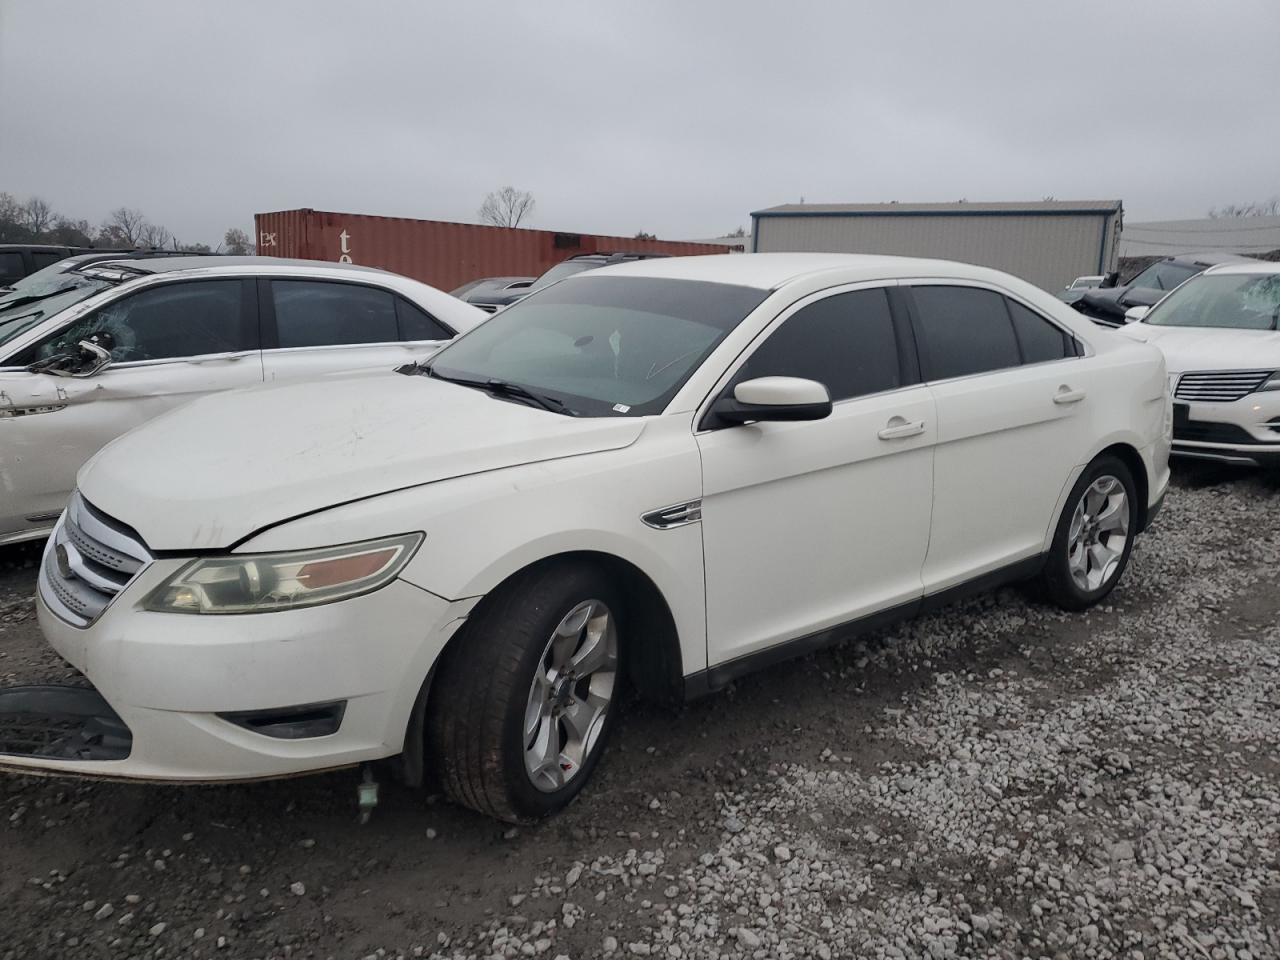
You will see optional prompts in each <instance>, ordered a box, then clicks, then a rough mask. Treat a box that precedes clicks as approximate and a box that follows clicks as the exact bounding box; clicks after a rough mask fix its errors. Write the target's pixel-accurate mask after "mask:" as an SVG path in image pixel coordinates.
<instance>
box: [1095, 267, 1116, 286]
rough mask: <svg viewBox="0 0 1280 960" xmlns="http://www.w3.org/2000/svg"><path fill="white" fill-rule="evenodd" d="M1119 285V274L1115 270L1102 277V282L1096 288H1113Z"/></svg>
mask: <svg viewBox="0 0 1280 960" xmlns="http://www.w3.org/2000/svg"><path fill="white" fill-rule="evenodd" d="M1119 283H1120V274H1119V272H1117V271H1115V270H1112V271H1111V272H1110V273H1108V274H1107V275H1106V276H1105V277H1103V278H1102V282H1101V283H1100V284H1098V286H1100V287H1114V286H1116V285H1118V284H1119Z"/></svg>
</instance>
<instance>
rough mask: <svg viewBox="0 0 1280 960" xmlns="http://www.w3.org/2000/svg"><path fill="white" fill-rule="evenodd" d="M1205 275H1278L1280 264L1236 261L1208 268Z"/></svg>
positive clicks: (1263, 261)
mask: <svg viewBox="0 0 1280 960" xmlns="http://www.w3.org/2000/svg"><path fill="white" fill-rule="evenodd" d="M1205 273H1212V274H1213V275H1214V276H1217V275H1218V274H1220V273H1232V274H1259V275H1263V276H1265V275H1268V274H1273V273H1280V263H1272V262H1271V261H1269V260H1236V261H1233V262H1231V263H1220V264H1217V265H1216V266H1212V267H1210V268H1209V269H1208V270H1206V271H1205Z"/></svg>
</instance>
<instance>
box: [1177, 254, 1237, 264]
mask: <svg viewBox="0 0 1280 960" xmlns="http://www.w3.org/2000/svg"><path fill="white" fill-rule="evenodd" d="M1167 259H1169V260H1172V261H1173V262H1174V263H1189V264H1193V265H1194V266H1197V267H1204V266H1213V265H1214V264H1218V263H1244V262H1246V258H1245V257H1242V256H1240V255H1239V254H1236V253H1214V252H1209V253H1179V254H1178V255H1176V256H1173V257H1168V258H1167Z"/></svg>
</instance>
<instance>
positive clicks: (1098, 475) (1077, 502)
mask: <svg viewBox="0 0 1280 960" xmlns="http://www.w3.org/2000/svg"><path fill="white" fill-rule="evenodd" d="M1120 493H1123V495H1124V499H1123V501H1118V500H1117V495H1118V494H1120ZM1100 506H1101V508H1102V509H1099V507H1100ZM1107 508H1113V509H1112V510H1109V509H1107ZM1138 509H1139V505H1138V499H1137V487H1136V485H1135V484H1134V482H1133V474H1132V473H1130V471H1129V468H1128V467H1127V466H1126V465H1125V464H1124V462H1123V461H1122V460H1120V459H1119V458H1117V457H1113V456H1102V457H1099V458H1098V459H1096V460H1094V461H1093V462H1092V463H1091V464H1089V466H1088V467H1086V468H1085V471H1084V473H1082V474H1081V475H1080V479H1078V480H1077V481H1076V483H1075V486H1074V487H1072V488H1071V493H1070V495H1068V497H1067V502H1066V505H1065V506H1064V507H1063V509H1062V516H1061V517H1059V518H1058V527H1057V529H1056V530H1055V531H1054V534H1053V544H1052V546H1050V548H1049V556H1048V559H1047V560H1046V562H1045V567H1044V570H1043V571H1042V572H1041V574H1040V580H1039V587H1040V592H1041V593H1042V594H1043V596H1044V598H1045V599H1046V600H1048V601H1050V602H1051V603H1053V604H1056V605H1057V606H1059V607H1061V608H1062V609H1064V610H1087V609H1088V608H1089V607H1092V606H1093V605H1094V604H1096V603H1098V602H1099V601H1100V600H1102V598H1103V597H1105V596H1106V595H1107V594H1109V593H1110V592H1111V591H1112V590H1113V589H1114V588H1115V585H1116V584H1117V583H1119V582H1120V577H1121V576H1122V575H1123V574H1124V570H1125V567H1127V566H1128V565H1129V554H1130V553H1131V552H1132V551H1133V541H1134V537H1135V536H1137V530H1138ZM1099 517H1101V518H1102V520H1101V522H1099V521H1098V519H1097V518H1099ZM1080 524H1082V526H1080ZM1120 536H1123V537H1124V541H1123V543H1122V544H1121V543H1120V542H1119V539H1118V538H1119V537H1120ZM1091 544H1092V545H1096V546H1097V547H1099V548H1100V549H1089V546H1090V545H1091Z"/></svg>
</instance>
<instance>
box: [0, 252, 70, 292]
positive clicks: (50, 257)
mask: <svg viewBox="0 0 1280 960" xmlns="http://www.w3.org/2000/svg"><path fill="white" fill-rule="evenodd" d="M90 252H91V251H90V249H89V248H88V247H64V246H62V245H60V244H52V243H0V287H7V286H9V284H11V283H13V282H14V281H16V280H21V279H22V278H23V277H25V276H26V275H27V274H29V273H35V272H36V271H37V270H43V269H44V268H45V267H47V266H50V265H52V264H55V263H57V262H58V261H59V260H65V259H66V258H67V257H70V256H74V255H75V254H77V253H90Z"/></svg>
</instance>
